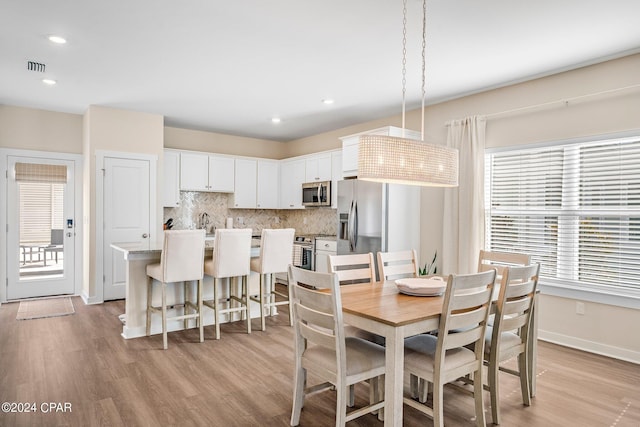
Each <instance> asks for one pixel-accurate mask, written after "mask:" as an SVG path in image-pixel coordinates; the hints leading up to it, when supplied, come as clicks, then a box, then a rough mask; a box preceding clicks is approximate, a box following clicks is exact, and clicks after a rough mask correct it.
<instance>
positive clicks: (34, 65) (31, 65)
mask: <svg viewBox="0 0 640 427" xmlns="http://www.w3.org/2000/svg"><path fill="white" fill-rule="evenodd" d="M46 67H47V66H46V65H45V64H42V63H40V62H34V61H27V70H29V71H37V72H39V73H44V70H45V68H46Z"/></svg>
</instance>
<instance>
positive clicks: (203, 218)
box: [198, 212, 211, 230]
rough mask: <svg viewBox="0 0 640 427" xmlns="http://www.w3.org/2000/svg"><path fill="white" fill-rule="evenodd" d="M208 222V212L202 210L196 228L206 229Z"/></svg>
mask: <svg viewBox="0 0 640 427" xmlns="http://www.w3.org/2000/svg"><path fill="white" fill-rule="evenodd" d="M210 223H211V221H210V217H209V214H208V213H206V212H202V213H201V214H200V220H199V223H198V228H201V229H204V230H207V228H208V227H209V224H210Z"/></svg>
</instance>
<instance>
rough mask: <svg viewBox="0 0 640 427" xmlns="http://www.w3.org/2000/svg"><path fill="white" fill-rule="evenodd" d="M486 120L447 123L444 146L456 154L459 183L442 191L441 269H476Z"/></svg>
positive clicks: (481, 229)
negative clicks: (452, 149) (457, 155)
mask: <svg viewBox="0 0 640 427" xmlns="http://www.w3.org/2000/svg"><path fill="white" fill-rule="evenodd" d="M485 128H486V121H485V119H484V118H483V117H478V116H473V117H467V118H465V119H461V120H455V121H452V122H451V123H450V126H449V133H448V135H447V146H448V147H452V148H457V149H458V153H459V160H460V165H459V171H460V172H459V173H460V175H459V179H458V182H459V186H458V187H457V188H446V189H445V190H444V220H443V228H442V240H443V241H442V251H443V254H442V270H443V273H444V274H451V273H455V274H467V273H473V272H476V270H477V267H478V253H479V251H480V249H482V248H483V246H484V144H485Z"/></svg>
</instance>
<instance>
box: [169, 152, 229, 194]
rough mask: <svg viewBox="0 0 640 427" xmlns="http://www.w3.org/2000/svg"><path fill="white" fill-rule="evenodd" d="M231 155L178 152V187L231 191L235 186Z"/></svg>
mask: <svg viewBox="0 0 640 427" xmlns="http://www.w3.org/2000/svg"><path fill="white" fill-rule="evenodd" d="M234 174H235V162H234V159H233V157H224V156H210V155H207V154H200V153H181V154H180V189H181V190H186V191H210V192H221V193H231V192H233V191H234V187H235V178H234Z"/></svg>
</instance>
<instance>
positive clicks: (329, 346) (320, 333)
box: [288, 266, 385, 426]
mask: <svg viewBox="0 0 640 427" xmlns="http://www.w3.org/2000/svg"><path fill="white" fill-rule="evenodd" d="M288 276H289V287H290V293H291V303H292V304H293V319H294V331H295V332H294V337H295V342H294V349H295V351H294V353H295V355H294V358H295V372H294V390H293V408H292V411H291V425H292V426H297V425H298V424H299V422H300V414H301V411H302V407H303V406H304V400H305V396H307V395H309V394H311V393H316V392H318V391H322V390H326V389H331V388H333V387H335V390H336V426H344V425H345V423H346V422H347V421H350V420H353V419H355V418H357V417H360V416H362V415H365V414H367V413H371V412H373V411H376V410H379V409H381V408H382V407H383V406H384V399H383V390H384V372H385V351H384V348H383V347H381V346H379V345H377V344H374V343H372V342H369V341H366V340H363V339H360V338H357V337H347V336H345V333H344V324H343V320H342V303H341V296H340V284H339V282H338V278H337V275H336V274H335V273H316V272H314V271H309V270H304V269H301V268H298V267H294V266H289V274H288ZM313 288H316V289H313ZM323 289H324V290H323ZM312 378H313V379H319V380H320V381H322V382H321V383H320V384H315V385H313V386H309V384H308V381H309V380H310V379H312ZM367 380H368V381H369V387H370V389H371V390H373V392H372V393H370V402H369V405H368V406H365V407H363V408H359V409H356V410H353V411H350V412H349V413H347V405H348V401H349V399H350V398H349V394H350V393H349V391H348V389H350V386H352V385H355V384H357V383H360V382H363V381H367Z"/></svg>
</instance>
